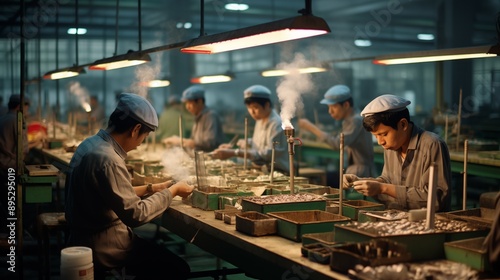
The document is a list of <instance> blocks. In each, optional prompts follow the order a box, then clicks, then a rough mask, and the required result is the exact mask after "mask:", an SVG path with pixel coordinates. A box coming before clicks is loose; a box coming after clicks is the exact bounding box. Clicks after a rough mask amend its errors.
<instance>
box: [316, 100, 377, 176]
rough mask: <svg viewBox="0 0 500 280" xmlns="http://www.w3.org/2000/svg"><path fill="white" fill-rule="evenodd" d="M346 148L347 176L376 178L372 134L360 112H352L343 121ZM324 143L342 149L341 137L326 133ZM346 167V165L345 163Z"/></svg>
mask: <svg viewBox="0 0 500 280" xmlns="http://www.w3.org/2000/svg"><path fill="white" fill-rule="evenodd" d="M342 133H343V134H344V146H345V149H346V154H347V164H346V165H347V167H346V166H343V167H344V168H346V170H345V172H344V173H346V174H355V175H356V176H358V177H375V176H377V175H378V174H377V172H376V170H375V163H374V161H373V141H372V134H371V133H370V132H368V131H366V129H365V128H364V127H363V118H362V117H361V116H360V115H359V112H357V111H356V110H352V112H351V114H350V115H348V116H346V117H345V119H344V120H343V121H342ZM323 139H324V141H325V142H326V143H327V144H328V145H329V146H330V147H332V148H333V149H335V150H339V149H340V135H331V134H327V133H325V134H324V135H323ZM344 165H345V163H344Z"/></svg>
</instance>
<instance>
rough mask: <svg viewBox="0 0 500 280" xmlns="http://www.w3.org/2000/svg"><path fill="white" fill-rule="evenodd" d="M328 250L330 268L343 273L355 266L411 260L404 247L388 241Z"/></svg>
mask: <svg viewBox="0 0 500 280" xmlns="http://www.w3.org/2000/svg"><path fill="white" fill-rule="evenodd" d="M330 250H331V256H330V268H331V269H332V270H335V271H340V272H343V273H345V272H347V271H348V270H349V269H353V268H354V267H355V266H356V265H364V266H366V265H370V266H377V265H388V264H395V263H401V262H407V261H409V260H410V259H411V255H410V253H409V252H408V251H407V250H406V246H405V245H403V244H400V243H398V242H395V241H392V240H389V239H374V240H370V241H367V242H359V243H349V244H345V245H340V246H336V247H333V248H331V249H330Z"/></svg>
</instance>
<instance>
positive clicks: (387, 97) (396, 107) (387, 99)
mask: <svg viewBox="0 0 500 280" xmlns="http://www.w3.org/2000/svg"><path fill="white" fill-rule="evenodd" d="M410 103H411V102H410V101H409V100H407V99H404V98H402V97H399V96H396V95H392V94H384V95H381V96H379V97H377V98H375V99H373V100H372V101H371V102H370V103H368V105H366V106H365V108H364V109H363V111H361V116H363V117H367V116H370V115H373V114H376V113H385V112H387V113H389V112H399V111H403V110H404V109H406V106H408V105H410Z"/></svg>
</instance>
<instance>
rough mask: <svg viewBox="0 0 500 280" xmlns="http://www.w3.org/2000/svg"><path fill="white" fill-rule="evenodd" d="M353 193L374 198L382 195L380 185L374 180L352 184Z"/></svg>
mask: <svg viewBox="0 0 500 280" xmlns="http://www.w3.org/2000/svg"><path fill="white" fill-rule="evenodd" d="M353 188H354V190H355V191H357V192H358V193H360V194H362V195H366V196H375V195H378V194H381V193H382V183H380V182H377V181H374V180H358V181H355V182H354V183H353Z"/></svg>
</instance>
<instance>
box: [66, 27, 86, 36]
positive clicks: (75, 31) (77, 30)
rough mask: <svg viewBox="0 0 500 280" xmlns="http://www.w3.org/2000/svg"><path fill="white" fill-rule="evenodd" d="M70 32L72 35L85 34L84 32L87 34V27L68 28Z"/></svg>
mask: <svg viewBox="0 0 500 280" xmlns="http://www.w3.org/2000/svg"><path fill="white" fill-rule="evenodd" d="M68 34H70V35H75V34H77V35H83V34H87V28H74V27H72V28H68Z"/></svg>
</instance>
